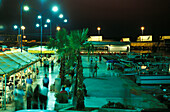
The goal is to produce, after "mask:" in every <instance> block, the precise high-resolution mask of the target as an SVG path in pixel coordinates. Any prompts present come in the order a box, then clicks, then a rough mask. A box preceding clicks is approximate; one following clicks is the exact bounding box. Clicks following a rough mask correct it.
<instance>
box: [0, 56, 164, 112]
mask: <svg viewBox="0 0 170 112" xmlns="http://www.w3.org/2000/svg"><path fill="white" fill-rule="evenodd" d="M94 58H95V57H94ZM94 58H93V59H94ZM89 60H90V59H89ZM82 63H83V67H84V69H83V75H84V83H85V85H86V88H87V95H88V96H87V97H85V106H86V107H97V108H100V107H102V106H103V105H105V104H107V103H108V101H111V102H115V103H116V102H120V103H123V104H125V105H128V106H134V107H135V108H140V109H142V108H155V107H157V108H167V107H166V106H165V105H164V104H162V103H160V102H159V101H158V100H157V99H156V98H154V97H153V96H151V95H149V94H146V93H144V92H143V89H142V88H141V87H139V86H137V85H136V84H135V83H134V82H133V81H131V80H129V79H128V78H125V77H118V76H117V75H116V74H117V72H118V71H117V70H107V64H106V60H105V59H104V58H102V61H101V62H99V61H97V64H98V66H99V69H98V72H97V77H96V76H95V77H92V72H91V69H90V66H94V64H95V63H96V62H95V60H94V61H93V64H91V63H90V61H88V57H87V56H82ZM39 71H40V73H39V77H38V79H37V80H36V81H35V82H34V83H33V88H34V87H35V86H36V84H40V85H41V84H42V79H43V77H44V74H45V71H44V68H43V67H40V66H39ZM46 73H47V72H46ZM47 74H48V77H49V80H50V84H49V85H51V84H53V83H54V81H55V78H57V77H58V75H59V65H55V66H54V71H53V72H52V71H51V68H50V69H49V72H48V73H47ZM54 94H55V92H53V91H49V92H48V104H47V110H54V105H55V100H56V98H55V97H54ZM24 109H26V103H25V106H24ZM0 111H1V112H12V111H14V104H13V103H11V104H7V109H6V110H1V109H0Z"/></svg>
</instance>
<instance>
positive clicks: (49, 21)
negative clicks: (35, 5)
mask: <svg viewBox="0 0 170 112" xmlns="http://www.w3.org/2000/svg"><path fill="white" fill-rule="evenodd" d="M46 22H47V23H49V24H50V37H51V20H50V19H47V20H46Z"/></svg>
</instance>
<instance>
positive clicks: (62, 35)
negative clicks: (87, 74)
mask: <svg viewBox="0 0 170 112" xmlns="http://www.w3.org/2000/svg"><path fill="white" fill-rule="evenodd" d="M87 33H88V29H83V30H82V31H81V30H75V31H71V33H70V35H67V31H66V30H65V29H62V30H60V31H59V32H58V33H57V36H56V38H55V39H53V38H51V39H50V42H49V43H48V48H56V49H57V53H58V54H59V56H60V57H61V67H60V73H61V74H62V75H63V76H64V75H65V63H67V64H66V65H67V67H68V68H69V67H71V66H72V65H73V64H74V62H77V74H76V84H75V90H76V92H75V96H76V99H77V100H76V109H77V110H82V109H84V108H85V105H84V90H83V66H82V60H81V56H80V51H81V48H82V47H87V46H88V50H89V49H90V47H89V46H90V44H89V43H85V42H86V40H87ZM65 59H67V60H65ZM61 79H62V77H61Z"/></svg>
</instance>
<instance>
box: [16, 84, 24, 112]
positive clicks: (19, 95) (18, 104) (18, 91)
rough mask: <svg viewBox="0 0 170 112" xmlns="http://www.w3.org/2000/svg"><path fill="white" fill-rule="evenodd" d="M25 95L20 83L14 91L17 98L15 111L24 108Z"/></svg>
mask: <svg viewBox="0 0 170 112" xmlns="http://www.w3.org/2000/svg"><path fill="white" fill-rule="evenodd" d="M24 95H25V93H24V91H23V88H22V86H21V85H18V87H17V89H16V90H15V91H14V100H15V111H16V110H22V109H23V105H24V100H23V96H24Z"/></svg>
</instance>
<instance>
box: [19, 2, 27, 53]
mask: <svg viewBox="0 0 170 112" xmlns="http://www.w3.org/2000/svg"><path fill="white" fill-rule="evenodd" d="M17 1H18V3H19V5H20V27H21V26H22V8H23V4H24V2H25V0H22V2H21V1H20V0H17ZM19 34H20V38H21V40H22V32H21V29H19ZM21 52H22V41H21Z"/></svg>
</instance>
